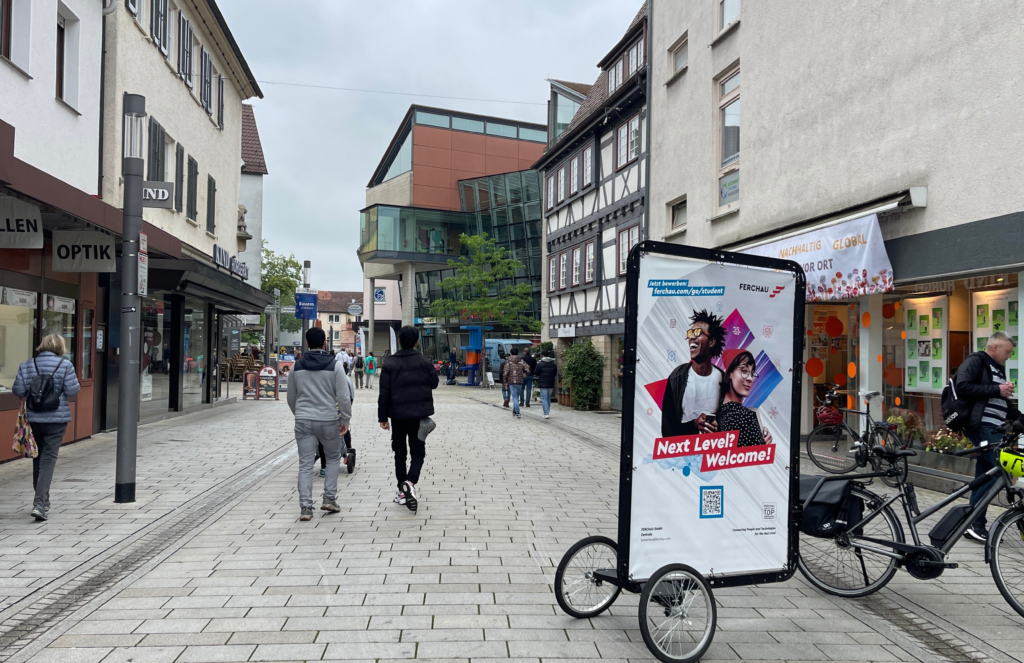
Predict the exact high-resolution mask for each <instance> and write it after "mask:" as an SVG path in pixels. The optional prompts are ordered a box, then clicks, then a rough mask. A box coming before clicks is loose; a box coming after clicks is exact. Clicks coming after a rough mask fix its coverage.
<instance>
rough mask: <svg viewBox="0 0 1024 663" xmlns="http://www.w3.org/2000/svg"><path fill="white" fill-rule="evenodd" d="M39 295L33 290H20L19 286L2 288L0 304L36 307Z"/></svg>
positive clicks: (0, 290)
mask: <svg viewBox="0 0 1024 663" xmlns="http://www.w3.org/2000/svg"><path fill="white" fill-rule="evenodd" d="M37 302H38V296H37V295H36V293H34V292H32V291H31V290H18V289H17V288H0V304H4V305H6V306H21V307H23V308H35V307H36V303H37Z"/></svg>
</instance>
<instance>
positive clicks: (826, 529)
mask: <svg viewBox="0 0 1024 663" xmlns="http://www.w3.org/2000/svg"><path fill="white" fill-rule="evenodd" d="M820 480H821V477H816V476H807V477H801V478H800V501H801V502H803V503H804V505H803V516H802V517H801V519H800V531H801V532H803V533H804V534H807V535H808V536H816V537H826V538H827V537H831V536H834V535H836V534H841V533H843V532H845V531H847V530H848V529H849V528H850V527H852V526H854V525H856V524H857V523H859V522H860V521H861V519H862V518H863V517H864V503H863V501H861V500H860V499H858V498H856V497H853V495H852V490H853V483H852V482H850V481H829V482H827V483H825V484H823V485H822V486H821V490H819V491H818V493H817V494H816V495H815V496H814V501H813V502H811V503H810V504H808V503H807V498H808V497H809V496H810V494H811V491H813V490H814V487H815V486H816V485H818V481H820Z"/></svg>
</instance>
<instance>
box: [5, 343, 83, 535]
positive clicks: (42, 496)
mask: <svg viewBox="0 0 1024 663" xmlns="http://www.w3.org/2000/svg"><path fill="white" fill-rule="evenodd" d="M36 351H37V352H38V353H39V354H37V355H36V356H35V357H34V358H32V359H29V360H27V361H25V362H22V364H21V366H19V367H18V376H17V377H16V378H15V380H14V388H13V391H14V395H15V396H17V397H18V398H21V399H24V401H25V403H26V405H27V409H28V423H29V426H30V427H31V429H32V437H34V438H35V442H36V446H37V447H38V449H39V453H38V455H37V456H35V457H34V458H32V487H33V488H34V489H35V491H36V495H35V499H34V500H33V502H32V517H33V518H35V519H36V520H46V518H47V512H48V511H49V510H50V483H51V482H52V481H53V470H54V468H55V467H56V466H57V453H58V452H59V451H60V444H61V441H62V440H63V439H64V432H65V431H66V430H67V427H68V424H69V423H70V422H71V408H69V407H68V399H74V397H75V396H77V395H78V391H79V389H81V386H80V385H79V384H78V377H77V376H76V375H75V367H74V365H73V364H72V363H71V362H70V361H67V360H66V359H64V358H63V356H62V355H63V354H64V339H63V338H62V337H61V336H60V335H59V334H50V335H49V336H46V337H45V338H43V342H42V343H40V344H39V347H38V348H36Z"/></svg>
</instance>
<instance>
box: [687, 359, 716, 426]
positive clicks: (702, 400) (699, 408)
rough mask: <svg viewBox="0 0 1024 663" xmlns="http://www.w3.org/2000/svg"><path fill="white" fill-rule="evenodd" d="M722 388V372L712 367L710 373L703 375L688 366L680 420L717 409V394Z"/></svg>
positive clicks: (689, 419)
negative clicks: (688, 371)
mask: <svg viewBox="0 0 1024 663" xmlns="http://www.w3.org/2000/svg"><path fill="white" fill-rule="evenodd" d="M721 388H722V372H721V371H719V370H718V369H716V368H714V367H712V368H711V375H708V376H706V377H705V376H703V375H700V374H698V373H697V371H695V370H693V367H692V366H691V367H690V375H689V376H688V377H687V379H686V390H685V391H684V392H683V403H682V411H683V417H682V419H681V421H693V420H694V419H696V418H697V417H699V416H700V415H702V414H715V413H716V412H717V411H718V396H719V393H720V391H721Z"/></svg>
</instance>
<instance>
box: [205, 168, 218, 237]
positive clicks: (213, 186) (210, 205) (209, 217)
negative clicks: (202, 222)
mask: <svg viewBox="0 0 1024 663" xmlns="http://www.w3.org/2000/svg"><path fill="white" fill-rule="evenodd" d="M216 230H217V182H216V181H214V179H213V178H212V177H207V179H206V232H208V233H210V234H211V235H213V234H215V233H216Z"/></svg>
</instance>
